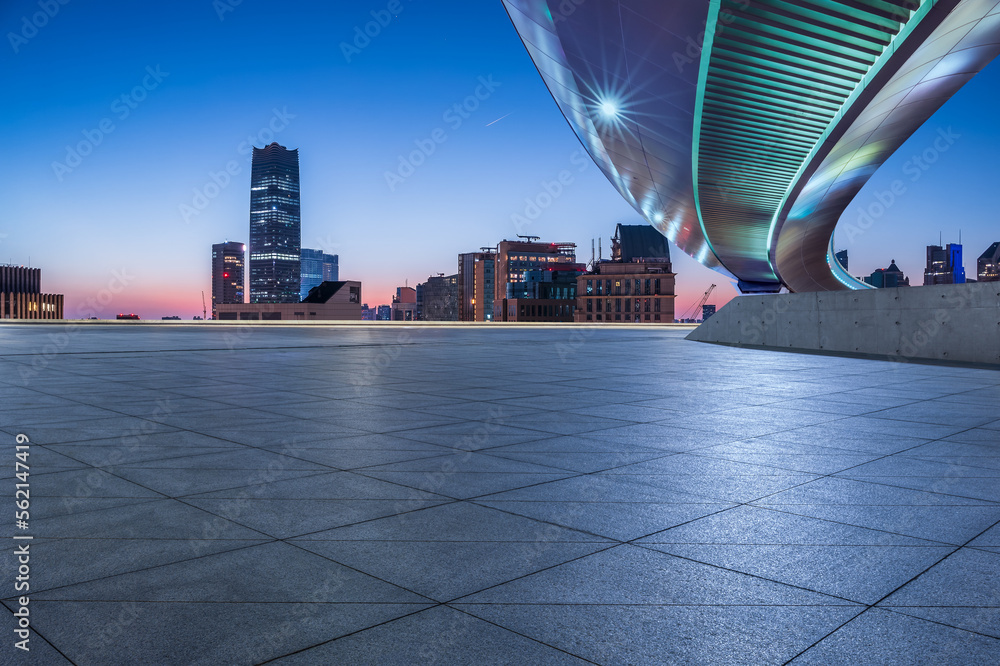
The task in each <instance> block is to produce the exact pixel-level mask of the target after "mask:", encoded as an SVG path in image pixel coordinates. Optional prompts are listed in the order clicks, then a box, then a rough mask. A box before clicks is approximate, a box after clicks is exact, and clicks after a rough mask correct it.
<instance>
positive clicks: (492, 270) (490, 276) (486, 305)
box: [458, 248, 497, 321]
mask: <svg viewBox="0 0 1000 666" xmlns="http://www.w3.org/2000/svg"><path fill="white" fill-rule="evenodd" d="M496 265H497V254H496V251H494V250H492V249H489V248H482V249H481V250H480V251H479V252H468V253H466V254H460V255H458V320H459V321H493V297H494V285H495V282H496Z"/></svg>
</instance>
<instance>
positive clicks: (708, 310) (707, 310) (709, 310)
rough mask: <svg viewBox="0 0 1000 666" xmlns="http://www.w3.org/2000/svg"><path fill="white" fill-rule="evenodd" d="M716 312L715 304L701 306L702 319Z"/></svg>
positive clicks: (845, 256) (845, 254) (845, 259)
mask: <svg viewBox="0 0 1000 666" xmlns="http://www.w3.org/2000/svg"><path fill="white" fill-rule="evenodd" d="M838 254H839V253H838ZM838 261H839V259H838ZM844 261H847V250H844ZM844 268H847V267H846V266H844ZM714 314H715V306H714V305H703V306H701V320H702V321H708V320H709V318H710V317H711V316H712V315H714Z"/></svg>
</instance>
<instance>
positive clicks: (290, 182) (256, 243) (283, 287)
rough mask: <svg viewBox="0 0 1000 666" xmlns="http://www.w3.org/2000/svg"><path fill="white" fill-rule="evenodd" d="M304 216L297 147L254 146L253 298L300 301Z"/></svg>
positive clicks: (252, 195) (276, 145) (251, 237)
mask: <svg viewBox="0 0 1000 666" xmlns="http://www.w3.org/2000/svg"><path fill="white" fill-rule="evenodd" d="M301 244H302V215H301V206H300V198H299V151H298V150H297V149H296V150H288V149H287V148H285V147H284V146H280V145H278V144H277V143H272V144H270V145H269V146H267V147H265V148H256V147H255V148H254V149H253V165H252V167H251V170H250V262H249V263H250V302H251V303H298V302H299V300H301V299H300V298H299V288H300V286H301V285H300V268H299V250H300V248H301Z"/></svg>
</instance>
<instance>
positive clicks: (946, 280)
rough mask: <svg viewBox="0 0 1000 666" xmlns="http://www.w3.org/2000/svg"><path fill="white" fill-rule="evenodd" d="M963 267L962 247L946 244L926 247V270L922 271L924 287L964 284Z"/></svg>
mask: <svg viewBox="0 0 1000 666" xmlns="http://www.w3.org/2000/svg"><path fill="white" fill-rule="evenodd" d="M964 283H965V267H964V266H963V265H962V246H961V245H958V244H956V243H948V246H947V247H941V246H940V245H928V246H927V268H925V269H924V285H931V284H964Z"/></svg>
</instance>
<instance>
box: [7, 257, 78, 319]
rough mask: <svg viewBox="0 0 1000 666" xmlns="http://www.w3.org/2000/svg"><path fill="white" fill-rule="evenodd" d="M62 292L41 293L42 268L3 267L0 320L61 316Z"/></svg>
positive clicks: (54, 317) (57, 317) (59, 317)
mask: <svg viewBox="0 0 1000 666" xmlns="http://www.w3.org/2000/svg"><path fill="white" fill-rule="evenodd" d="M62 318H63V295H62V294H43V293H42V269H40V268H27V267H25V266H10V265H7V266H0V319H62Z"/></svg>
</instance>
